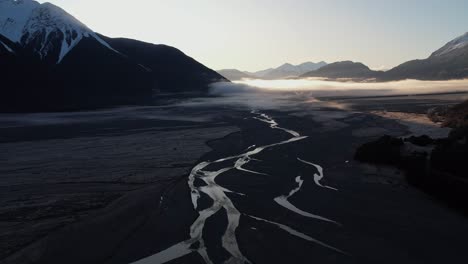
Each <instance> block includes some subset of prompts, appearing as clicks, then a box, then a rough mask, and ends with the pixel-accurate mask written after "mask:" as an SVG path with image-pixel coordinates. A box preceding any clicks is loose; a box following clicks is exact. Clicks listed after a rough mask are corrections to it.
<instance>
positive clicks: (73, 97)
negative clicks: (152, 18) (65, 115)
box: [0, 0, 227, 112]
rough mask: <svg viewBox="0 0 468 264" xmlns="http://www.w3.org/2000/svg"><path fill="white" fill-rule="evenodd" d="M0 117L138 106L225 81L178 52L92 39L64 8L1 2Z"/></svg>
mask: <svg viewBox="0 0 468 264" xmlns="http://www.w3.org/2000/svg"><path fill="white" fill-rule="evenodd" d="M0 72H1V73H2V78H1V80H0V82H1V83H2V85H1V86H0V111H1V112H12V111H13V112H18V111H21V112H23V111H25V112H28V111H65V110H81V109H88V108H98V107H108V106H114V105H120V104H142V103H147V102H149V101H151V99H152V96H153V95H154V92H157V91H164V92H180V91H184V92H185V91H204V90H207V86H208V85H209V84H210V83H213V82H218V81H227V80H226V79H225V78H224V77H222V76H221V75H219V74H217V73H216V72H215V71H213V70H211V69H209V68H207V67H205V66H203V65H202V64H200V63H198V62H197V61H195V60H194V59H192V58H190V57H188V56H186V55H185V54H184V53H182V52H181V51H179V50H177V49H175V48H172V47H169V46H164V45H153V44H149V43H144V42H140V41H137V40H131V39H112V38H108V37H105V36H103V35H100V34H98V33H95V32H94V31H92V30H91V29H89V28H88V27H87V26H86V25H84V24H83V23H81V22H80V21H79V20H77V19H76V18H74V17H73V16H71V15H70V14H68V13H67V12H66V11H64V10H63V9H61V8H59V7H57V6H55V5H53V4H50V3H44V4H40V3H38V2H36V1H32V0H21V1H15V0H0Z"/></svg>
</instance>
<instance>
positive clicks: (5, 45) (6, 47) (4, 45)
mask: <svg viewBox="0 0 468 264" xmlns="http://www.w3.org/2000/svg"><path fill="white" fill-rule="evenodd" d="M0 44H2V46H3V47H5V49H6V50H7V51H9V52H11V53H15V52H14V51H13V50H12V49H11V48H10V47H9V46H8V45H7V44H5V43H3V42H2V41H1V40H0Z"/></svg>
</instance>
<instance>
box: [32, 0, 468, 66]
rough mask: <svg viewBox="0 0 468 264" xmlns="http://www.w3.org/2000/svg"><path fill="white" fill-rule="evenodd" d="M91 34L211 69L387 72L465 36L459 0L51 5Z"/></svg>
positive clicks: (107, 0)
mask: <svg viewBox="0 0 468 264" xmlns="http://www.w3.org/2000/svg"><path fill="white" fill-rule="evenodd" d="M39 2H51V3H53V4H56V5H58V6H60V7H62V8H63V9H65V10H66V11H67V12H69V13H70V14H72V15H73V16H75V17H76V18H78V19H79V20H80V21H82V22H83V23H84V24H86V25H87V26H88V27H90V28H91V29H93V30H94V31H96V32H98V33H101V34H104V35H107V36H110V37H127V38H133V39H138V40H141V41H146V42H151V43H155V44H166V45H170V46H174V47H176V48H178V49H180V50H182V51H183V52H185V53H186V54H187V55H189V56H191V57H193V58H195V59H196V60H198V61H200V62H201V63H203V64H205V65H206V66H208V67H210V68H213V69H216V70H218V69H230V68H235V69H239V70H246V71H257V70H263V69H266V68H270V67H277V66H279V65H281V64H283V63H285V62H289V63H293V64H299V63H302V62H306V61H313V62H318V61H326V62H335V61H341V60H354V61H359V62H363V63H364V64H366V65H368V66H369V67H371V68H373V69H389V68H392V67H394V66H396V65H398V64H400V63H403V62H405V61H408V60H412V59H423V58H426V57H428V56H429V55H430V54H431V53H432V52H433V51H435V50H436V49H438V48H440V47H441V46H443V45H444V44H445V43H446V42H448V41H450V40H452V39H453V38H455V37H457V36H459V35H462V34H464V33H465V32H467V31H468V16H467V15H466V10H468V1H465V0H447V1H438V0H395V1H387V0H356V1H349V0H291V1H274V0H273V1H272V0H237V1H215V0H196V1H195V0H171V1H163V0H133V1H125V0H99V1H95V0H93V1H92V0H50V1H39Z"/></svg>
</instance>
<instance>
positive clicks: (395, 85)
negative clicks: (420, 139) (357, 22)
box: [212, 79, 468, 97]
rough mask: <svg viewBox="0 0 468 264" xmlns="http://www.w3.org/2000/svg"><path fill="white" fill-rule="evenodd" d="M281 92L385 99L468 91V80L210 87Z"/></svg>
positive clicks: (218, 91)
mask: <svg viewBox="0 0 468 264" xmlns="http://www.w3.org/2000/svg"><path fill="white" fill-rule="evenodd" d="M245 92H249V93H260V92H263V93H278V92H279V93H284V92H309V95H312V96H315V97H328V96H333V97H334V96H343V97H349V96H385V95H412V94H428V93H447V92H468V80H451V81H418V80H404V81H396V82H378V83H357V82H337V81H324V80H319V79H301V80H246V81H238V82H235V83H228V84H223V83H217V84H214V85H213V87H212V93H213V94H216V95H223V94H235V93H245Z"/></svg>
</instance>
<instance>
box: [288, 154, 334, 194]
mask: <svg viewBox="0 0 468 264" xmlns="http://www.w3.org/2000/svg"><path fill="white" fill-rule="evenodd" d="M297 160H299V161H300V162H302V163H305V164H308V165H311V166H314V167H315V168H316V169H317V170H318V172H319V174H317V173H314V182H315V184H316V185H317V186H319V187H322V188H326V189H330V190H334V191H338V189H336V188H333V187H330V186H327V185H323V184H321V183H320V181H321V180H322V179H323V177H324V174H323V168H322V167H321V166H320V165H317V164H314V163H312V162H310V161H305V160H302V159H300V158H297Z"/></svg>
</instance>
